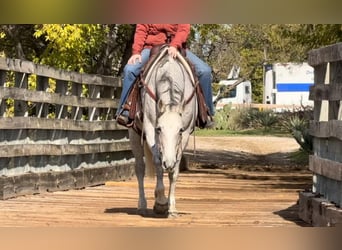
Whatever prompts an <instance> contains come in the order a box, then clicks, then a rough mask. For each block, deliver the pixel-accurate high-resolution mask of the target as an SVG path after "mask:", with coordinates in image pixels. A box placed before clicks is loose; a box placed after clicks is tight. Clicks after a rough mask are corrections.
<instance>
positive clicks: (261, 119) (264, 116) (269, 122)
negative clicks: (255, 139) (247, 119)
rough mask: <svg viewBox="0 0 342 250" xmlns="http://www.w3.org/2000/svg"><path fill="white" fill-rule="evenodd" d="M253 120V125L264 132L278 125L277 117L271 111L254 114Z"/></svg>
mask: <svg viewBox="0 0 342 250" xmlns="http://www.w3.org/2000/svg"><path fill="white" fill-rule="evenodd" d="M254 119H255V120H254V124H256V126H257V127H261V128H262V129H263V130H264V131H269V130H270V129H271V128H272V127H274V126H275V125H276V124H277V123H278V116H277V115H276V114H275V113H274V112H273V111H272V110H264V111H259V112H255V114H254Z"/></svg>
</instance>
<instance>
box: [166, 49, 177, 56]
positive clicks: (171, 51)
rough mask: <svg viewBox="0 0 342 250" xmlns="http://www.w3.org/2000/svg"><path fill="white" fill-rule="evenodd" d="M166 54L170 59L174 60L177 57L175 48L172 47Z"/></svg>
mask: <svg viewBox="0 0 342 250" xmlns="http://www.w3.org/2000/svg"><path fill="white" fill-rule="evenodd" d="M168 53H169V55H170V56H171V57H172V58H176V56H177V48H175V47H173V46H170V47H169V48H168Z"/></svg>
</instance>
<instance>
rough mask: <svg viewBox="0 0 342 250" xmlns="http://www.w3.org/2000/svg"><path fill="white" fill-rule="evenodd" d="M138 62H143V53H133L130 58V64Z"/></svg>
mask: <svg viewBox="0 0 342 250" xmlns="http://www.w3.org/2000/svg"><path fill="white" fill-rule="evenodd" d="M137 61H138V62H140V63H141V55H140V54H135V55H132V56H131V57H130V58H129V59H128V62H127V63H128V64H136V63H137Z"/></svg>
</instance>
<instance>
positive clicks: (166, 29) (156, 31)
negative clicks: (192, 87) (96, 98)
mask: <svg viewBox="0 0 342 250" xmlns="http://www.w3.org/2000/svg"><path fill="white" fill-rule="evenodd" d="M189 34H190V24H137V25H136V30H135V34H134V43H133V46H132V56H131V57H130V58H129V60H128V63H127V64H126V66H125V68H124V77H123V88H122V93H121V98H120V102H119V106H118V110H117V113H116V119H120V120H121V121H124V123H125V124H126V125H127V124H128V123H129V122H130V121H129V119H128V114H127V112H122V106H123V104H124V103H125V102H126V100H127V98H128V94H129V90H130V88H131V87H132V85H133V83H134V81H135V79H136V77H137V76H138V75H139V73H140V71H141V69H142V67H143V66H144V65H145V64H146V63H147V61H148V59H149V56H150V50H151V48H152V47H153V46H155V45H160V44H164V43H165V42H166V41H167V39H168V36H170V37H171V41H170V44H169V45H170V47H169V48H168V54H169V55H170V56H172V57H173V58H175V57H176V54H177V50H178V49H180V48H182V47H183V45H184V44H185V42H186V40H187V38H188V36H189ZM186 57H187V59H188V60H189V61H190V62H191V63H192V64H193V65H194V68H195V72H196V74H197V77H198V80H199V82H200V84H201V87H202V90H203V94H204V98H205V102H206V105H207V106H208V108H209V115H210V116H213V115H214V107H213V102H212V88H211V81H212V76H211V68H210V67H209V66H208V65H207V64H206V63H205V62H203V61H202V60H201V59H200V58H198V57H197V56H196V55H195V54H193V53H192V52H191V51H189V49H186ZM209 118H210V117H209ZM213 125H214V123H213V121H212V120H211V119H210V120H208V121H207V123H206V127H212V126H213Z"/></svg>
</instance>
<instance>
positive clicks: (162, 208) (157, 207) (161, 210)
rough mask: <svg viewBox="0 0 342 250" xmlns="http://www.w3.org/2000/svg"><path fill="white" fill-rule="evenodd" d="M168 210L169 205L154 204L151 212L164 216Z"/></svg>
mask: <svg viewBox="0 0 342 250" xmlns="http://www.w3.org/2000/svg"><path fill="white" fill-rule="evenodd" d="M168 209H169V204H168V203H165V204H159V203H154V206H153V212H154V213H156V214H159V215H166V214H167V212H168Z"/></svg>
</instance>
